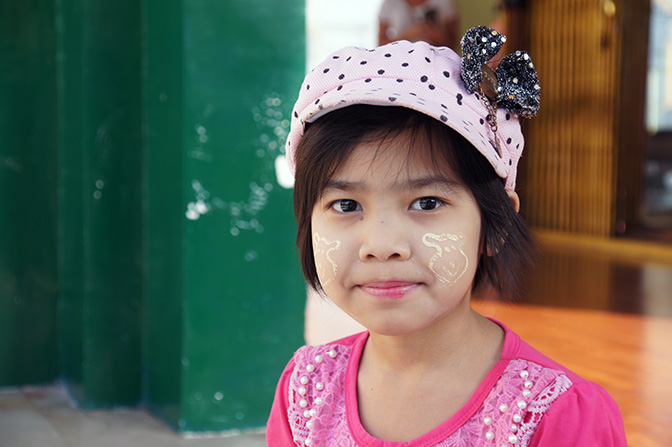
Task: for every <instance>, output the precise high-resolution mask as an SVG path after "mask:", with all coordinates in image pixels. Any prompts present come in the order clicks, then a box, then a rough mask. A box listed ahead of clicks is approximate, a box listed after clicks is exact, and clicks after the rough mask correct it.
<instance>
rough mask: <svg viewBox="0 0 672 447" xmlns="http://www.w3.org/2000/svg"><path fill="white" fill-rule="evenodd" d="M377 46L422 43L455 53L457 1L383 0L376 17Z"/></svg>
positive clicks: (457, 15) (458, 15)
mask: <svg viewBox="0 0 672 447" xmlns="http://www.w3.org/2000/svg"><path fill="white" fill-rule="evenodd" d="M378 21H379V26H378V43H379V45H384V44H386V43H390V42H392V41H395V40H409V41H411V42H417V41H420V40H422V41H425V42H427V43H429V44H431V45H436V46H447V47H451V48H453V49H455V48H456V47H457V44H458V37H457V36H458V27H459V22H460V14H459V9H458V5H457V1H456V0H385V1H384V2H383V5H382V6H381V8H380V14H379V16H378Z"/></svg>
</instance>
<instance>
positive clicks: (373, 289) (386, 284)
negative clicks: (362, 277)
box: [359, 280, 419, 300]
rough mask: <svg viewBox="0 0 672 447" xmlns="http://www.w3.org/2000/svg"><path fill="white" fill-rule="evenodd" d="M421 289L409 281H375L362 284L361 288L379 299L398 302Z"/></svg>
mask: <svg viewBox="0 0 672 447" xmlns="http://www.w3.org/2000/svg"><path fill="white" fill-rule="evenodd" d="M417 287H419V284H418V283H416V282H409V281H396V280H393V281H375V282H368V283H365V284H361V285H360V286H359V288H360V289H361V290H362V291H363V292H364V293H366V294H368V295H371V296H373V297H375V298H378V299H390V300H397V299H401V298H403V297H404V296H406V295H407V294H408V293H410V292H412V291H413V290H415V289H416V288H417Z"/></svg>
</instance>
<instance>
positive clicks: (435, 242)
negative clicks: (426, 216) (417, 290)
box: [422, 233, 469, 285]
mask: <svg viewBox="0 0 672 447" xmlns="http://www.w3.org/2000/svg"><path fill="white" fill-rule="evenodd" d="M465 242H466V237H465V236H464V234H462V233H457V234H450V233H444V234H434V233H426V234H424V235H423V236H422V243H423V244H424V245H425V246H426V247H429V248H431V249H432V255H431V257H430V258H429V261H428V266H429V269H430V270H431V271H432V272H433V273H434V276H436V278H437V279H438V280H439V281H441V282H442V283H445V284H448V285H454V284H456V283H457V282H458V281H459V280H460V279H462V277H463V276H464V275H465V274H466V273H467V270H468V269H469V257H468V256H467V254H466V253H465V246H464V245H465Z"/></svg>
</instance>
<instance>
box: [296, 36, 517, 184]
mask: <svg viewBox="0 0 672 447" xmlns="http://www.w3.org/2000/svg"><path fill="white" fill-rule="evenodd" d="M460 68H461V59H460V57H459V56H458V55H457V54H456V53H455V52H454V51H453V50H452V49H450V48H446V47H433V46H431V45H429V44H427V43H425V42H415V43H411V42H407V41H399V42H392V43H390V44H387V45H384V46H382V47H378V48H376V49H373V50H367V49H364V48H358V47H347V48H343V49H341V50H339V51H336V52H335V53H333V54H331V55H330V56H329V57H327V59H326V60H325V61H324V62H322V63H321V64H320V65H318V66H317V67H316V68H315V69H314V70H313V71H311V72H310V73H308V75H307V76H306V79H305V80H304V82H303V85H302V86H301V91H300V92H299V98H298V100H297V101H296V104H295V105H294V111H293V113H292V124H291V128H290V132H289V135H288V137H287V143H286V155H287V159H288V162H289V166H290V169H291V170H292V172H295V170H296V159H295V151H296V148H297V147H298V145H299V142H300V140H301V137H302V136H303V133H304V128H305V123H310V122H314V121H315V120H317V119H318V118H319V117H320V116H322V115H324V114H326V113H328V112H330V111H332V110H336V109H339V108H342V107H346V106H349V105H353V104H372V105H381V106H401V107H407V108H410V109H413V110H417V111H418V112H422V113H424V114H426V115H429V116H431V117H433V118H435V119H437V120H439V121H441V122H443V123H445V124H446V125H447V126H449V127H451V128H453V129H454V130H455V131H457V132H459V133H460V134H461V135H462V136H464V137H465V138H466V139H467V140H468V141H469V142H470V143H471V144H473V145H474V147H476V149H478V151H479V152H480V153H481V154H483V156H484V157H485V158H486V159H487V160H488V161H489V162H490V164H491V165H492V167H493V168H494V169H495V171H496V172H497V174H498V175H499V176H500V177H502V178H504V179H506V184H505V186H506V189H508V190H513V189H514V188H515V185H516V169H517V166H518V160H519V159H520V156H521V154H522V151H523V146H524V141H523V135H522V133H521V130H520V123H519V121H518V116H517V115H516V114H513V113H511V112H508V111H506V110H504V109H498V110H497V125H498V128H497V136H498V140H499V148H500V153H498V151H497V146H498V145H497V142H496V138H495V133H494V132H493V131H492V129H491V126H490V124H489V123H488V120H487V116H488V114H489V112H488V108H487V107H486V106H485V104H484V102H483V101H482V98H481V95H480V94H479V93H469V92H468V91H467V89H466V87H465V85H464V82H463V81H462V79H461V77H460Z"/></svg>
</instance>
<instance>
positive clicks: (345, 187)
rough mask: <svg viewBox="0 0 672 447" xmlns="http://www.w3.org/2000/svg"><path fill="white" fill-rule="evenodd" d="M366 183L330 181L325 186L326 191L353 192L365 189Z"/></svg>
mask: <svg viewBox="0 0 672 447" xmlns="http://www.w3.org/2000/svg"><path fill="white" fill-rule="evenodd" d="M364 187H365V186H364V182H348V181H345V180H330V181H329V182H327V184H326V185H324V190H325V191H327V190H332V189H334V190H339V191H352V190H355V189H362V188H364Z"/></svg>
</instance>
